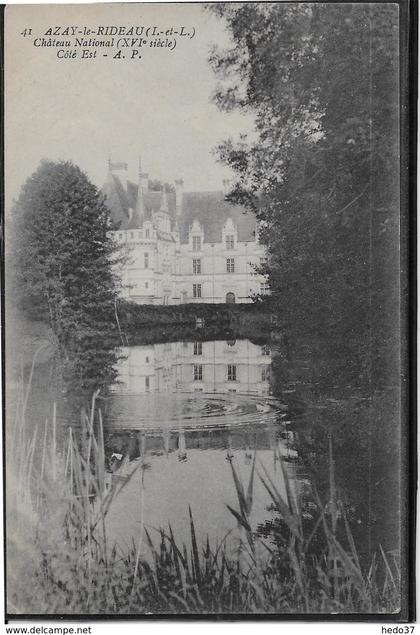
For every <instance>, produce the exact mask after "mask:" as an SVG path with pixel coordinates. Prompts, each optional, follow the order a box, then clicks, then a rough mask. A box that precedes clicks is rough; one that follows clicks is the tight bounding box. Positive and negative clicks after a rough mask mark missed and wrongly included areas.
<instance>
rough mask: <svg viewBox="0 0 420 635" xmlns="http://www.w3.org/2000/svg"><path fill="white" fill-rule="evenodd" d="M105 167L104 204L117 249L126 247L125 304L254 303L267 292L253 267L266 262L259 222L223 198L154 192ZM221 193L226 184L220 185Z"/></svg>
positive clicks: (113, 166)
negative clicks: (106, 170) (259, 233)
mask: <svg viewBox="0 0 420 635" xmlns="http://www.w3.org/2000/svg"><path fill="white" fill-rule="evenodd" d="M127 167H128V166H127V164H126V163H111V162H110V163H109V174H108V178H107V182H106V183H105V185H104V187H103V189H102V191H103V193H104V194H105V196H106V201H107V205H108V206H109V208H110V210H111V214H112V218H113V221H114V223H115V224H116V227H117V228H118V229H116V230H115V232H114V234H115V237H116V239H117V241H118V242H119V243H120V244H122V245H124V246H125V247H126V255H127V258H126V263H125V265H124V267H123V270H122V271H121V275H122V279H123V285H124V291H123V295H124V297H126V298H128V299H130V300H132V301H134V302H137V303H138V304H182V303H187V302H188V303H190V302H197V303H199V302H207V303H224V302H251V301H252V298H253V297H254V296H255V295H257V294H260V293H267V292H268V288H267V284H266V280H265V278H264V277H263V276H261V275H260V274H257V273H256V267H258V266H259V265H261V264H262V263H263V262H264V260H265V258H266V255H265V248H264V246H263V245H261V244H260V243H259V242H258V227H257V222H256V218H255V216H254V215H252V214H250V213H248V212H247V213H245V211H244V210H243V209H242V208H240V207H239V206H233V205H231V204H230V203H228V202H227V201H225V194H224V192H223V191H219V192H184V190H183V181H182V180H178V181H176V182H175V187H174V188H173V189H174V191H170V192H167V191H166V190H165V188H163V189H162V190H161V191H151V190H150V188H149V180H148V174H145V173H143V172H142V171H141V166H140V165H139V179H138V181H139V182H138V184H137V185H136V184H133V183H131V182H130V181H128V180H127ZM224 185H226V183H224Z"/></svg>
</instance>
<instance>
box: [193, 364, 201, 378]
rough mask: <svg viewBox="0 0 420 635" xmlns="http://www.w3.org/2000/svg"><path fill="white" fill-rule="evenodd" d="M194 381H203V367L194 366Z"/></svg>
mask: <svg viewBox="0 0 420 635" xmlns="http://www.w3.org/2000/svg"><path fill="white" fill-rule="evenodd" d="M194 381H203V366H202V365H201V364H194Z"/></svg>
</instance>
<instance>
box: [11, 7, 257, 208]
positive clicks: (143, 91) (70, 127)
mask: <svg viewBox="0 0 420 635" xmlns="http://www.w3.org/2000/svg"><path fill="white" fill-rule="evenodd" d="M5 21H6V26H5V33H6V36H5V37H6V39H5V154H6V160H5V164H6V205H8V204H10V202H11V201H12V199H13V198H14V197H16V196H17V194H18V192H19V190H20V187H21V185H22V184H23V183H24V181H25V180H26V179H27V178H28V176H30V175H31V174H32V173H33V171H34V170H35V169H36V168H37V166H38V164H39V162H40V161H41V160H42V159H44V158H47V159H51V160H72V161H73V162H74V163H76V164H77V165H79V166H80V167H81V168H82V169H83V170H84V171H85V172H86V173H87V175H88V176H89V178H90V179H91V180H92V181H93V182H94V183H95V184H96V185H97V186H98V187H100V186H101V185H102V184H103V183H104V181H105V179H106V175H107V163H108V157H111V158H112V160H113V161H126V162H127V163H128V164H129V172H128V174H129V179H131V180H133V181H136V180H137V172H138V167H137V166H138V157H139V155H141V158H142V167H143V171H145V172H148V173H149V178H157V179H161V180H164V181H168V182H173V181H174V180H175V179H177V178H183V179H184V187H185V190H186V191H192V190H214V189H221V187H222V180H223V179H224V178H230V177H231V176H232V173H231V172H230V171H229V169H228V168H226V167H225V166H222V165H220V164H219V163H218V162H217V159H216V157H215V156H214V154H213V153H212V149H213V148H214V147H215V146H216V145H217V144H218V143H219V142H221V141H222V140H224V139H226V138H229V137H233V138H237V137H238V135H239V134H240V133H241V132H250V131H251V130H252V118H251V116H250V115H243V114H241V113H230V114H227V113H223V112H220V111H219V110H218V109H217V107H216V105H214V104H213V103H212V102H211V100H210V97H211V95H212V94H213V92H214V90H215V87H216V84H217V78H216V77H215V75H214V73H213V71H212V69H211V68H210V65H209V64H208V62H207V58H208V54H209V50H210V47H211V45H212V44H219V45H221V46H224V45H226V44H227V43H228V41H229V40H228V35H227V32H226V30H225V28H224V24H223V22H222V21H221V20H219V19H218V18H216V17H214V16H212V15H210V14H209V13H208V12H207V11H205V10H204V8H203V7H202V6H200V5H199V4H166V5H151V4H148V5H144V4H143V5H142V4H124V5H121V4H108V5H106V4H104V5H38V6H34V5H32V6H31V5H9V6H8V7H7V8H6V18H5ZM143 24H148V25H154V24H156V25H158V26H159V28H160V26H162V28H165V29H166V28H169V27H170V26H180V25H184V26H185V27H186V29H191V28H194V29H195V33H196V34H195V37H194V38H192V39H189V40H188V39H186V40H183V41H181V42H178V44H177V47H176V48H175V50H173V51H169V50H168V49H164V48H161V49H158V48H156V49H151V48H147V49H142V51H143V57H142V60H141V61H137V60H128V59H126V60H114V59H110V58H102V57H101V58H99V59H95V60H81V59H75V60H74V59H70V60H59V59H57V56H56V49H52V48H43V47H35V46H34V45H33V40H34V36H36V35H39V36H41V35H44V34H45V32H46V30H47V29H48V28H49V27H51V26H52V27H55V26H58V25H59V26H61V27H65V26H66V25H78V26H81V25H83V26H87V27H88V28H89V27H94V28H95V27H97V26H98V25H117V26H123V25H124V26H130V25H134V26H138V25H143ZM29 27H30V28H31V29H32V34H31V36H25V37H24V36H23V35H22V33H23V32H24V29H25V28H29ZM63 39H66V38H65V36H63Z"/></svg>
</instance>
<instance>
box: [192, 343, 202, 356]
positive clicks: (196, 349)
mask: <svg viewBox="0 0 420 635" xmlns="http://www.w3.org/2000/svg"><path fill="white" fill-rule="evenodd" d="M202 354H203V342H194V355H202Z"/></svg>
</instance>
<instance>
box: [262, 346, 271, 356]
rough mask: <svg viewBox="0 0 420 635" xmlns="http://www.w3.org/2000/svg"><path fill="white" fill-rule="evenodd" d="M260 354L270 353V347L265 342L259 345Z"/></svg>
mask: <svg viewBox="0 0 420 635" xmlns="http://www.w3.org/2000/svg"><path fill="white" fill-rule="evenodd" d="M261 355H270V347H269V346H267V344H264V346H262V347H261Z"/></svg>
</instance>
